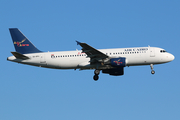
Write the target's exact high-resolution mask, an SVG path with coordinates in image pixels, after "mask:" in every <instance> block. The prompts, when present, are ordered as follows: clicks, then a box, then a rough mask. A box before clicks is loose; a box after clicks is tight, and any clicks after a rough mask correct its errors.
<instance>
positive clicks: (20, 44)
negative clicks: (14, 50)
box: [14, 38, 29, 47]
mask: <svg viewBox="0 0 180 120" xmlns="http://www.w3.org/2000/svg"><path fill="white" fill-rule="evenodd" d="M24 41H26V38H25V39H24V40H22V41H21V42H14V44H16V45H17V46H18V47H23V46H29V44H23V42H24Z"/></svg>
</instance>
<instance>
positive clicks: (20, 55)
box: [11, 52, 29, 60]
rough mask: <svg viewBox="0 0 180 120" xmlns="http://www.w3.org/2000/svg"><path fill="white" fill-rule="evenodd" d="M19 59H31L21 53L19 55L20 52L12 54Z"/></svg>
mask: <svg viewBox="0 0 180 120" xmlns="http://www.w3.org/2000/svg"><path fill="white" fill-rule="evenodd" d="M11 53H12V54H13V55H14V56H15V57H16V58H17V59H22V60H27V59H29V57H27V56H25V55H23V54H21V53H18V52H11Z"/></svg>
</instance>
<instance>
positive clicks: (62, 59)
mask: <svg viewBox="0 0 180 120" xmlns="http://www.w3.org/2000/svg"><path fill="white" fill-rule="evenodd" d="M99 51H100V52H102V53H104V54H106V55H108V56H109V57H110V58H116V57H117V58H118V57H125V58H126V66H136V65H150V64H161V63H166V62H170V61H172V60H173V59H174V56H173V55H172V54H170V53H168V52H166V51H165V50H163V49H161V48H157V47H136V48H119V49H99ZM24 55H25V56H28V57H29V58H30V59H27V60H22V59H16V58H15V57H14V56H11V57H8V60H9V61H13V62H18V63H22V64H28V65H33V66H39V67H46V68H54V69H96V66H94V65H91V64H90V58H89V57H87V55H86V54H85V53H82V51H78V50H77V51H62V52H41V53H33V54H24ZM102 66H103V65H102ZM102 66H99V67H102Z"/></svg>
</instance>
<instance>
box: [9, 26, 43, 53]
mask: <svg viewBox="0 0 180 120" xmlns="http://www.w3.org/2000/svg"><path fill="white" fill-rule="evenodd" d="M9 31H10V33H11V37H12V40H13V44H14V47H15V49H16V51H17V52H18V53H21V54H28V53H38V52H41V51H40V50H38V49H37V48H36V47H35V46H34V45H33V44H32V43H31V42H30V41H29V40H28V39H27V38H26V36H24V35H23V34H22V33H21V31H20V30H19V29H17V28H9Z"/></svg>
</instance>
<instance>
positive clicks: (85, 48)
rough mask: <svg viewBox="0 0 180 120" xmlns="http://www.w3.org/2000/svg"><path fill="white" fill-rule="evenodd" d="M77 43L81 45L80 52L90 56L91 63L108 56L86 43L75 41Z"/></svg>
mask: <svg viewBox="0 0 180 120" xmlns="http://www.w3.org/2000/svg"><path fill="white" fill-rule="evenodd" d="M76 42H77V44H78V45H80V46H81V47H82V52H85V53H86V54H87V57H90V58H91V61H90V62H91V63H92V62H100V61H101V60H104V59H106V58H108V57H109V56H108V55H106V54H104V53H102V52H100V51H99V50H97V49H95V48H93V47H91V46H90V45H88V44H86V43H81V42H78V41H76Z"/></svg>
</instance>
